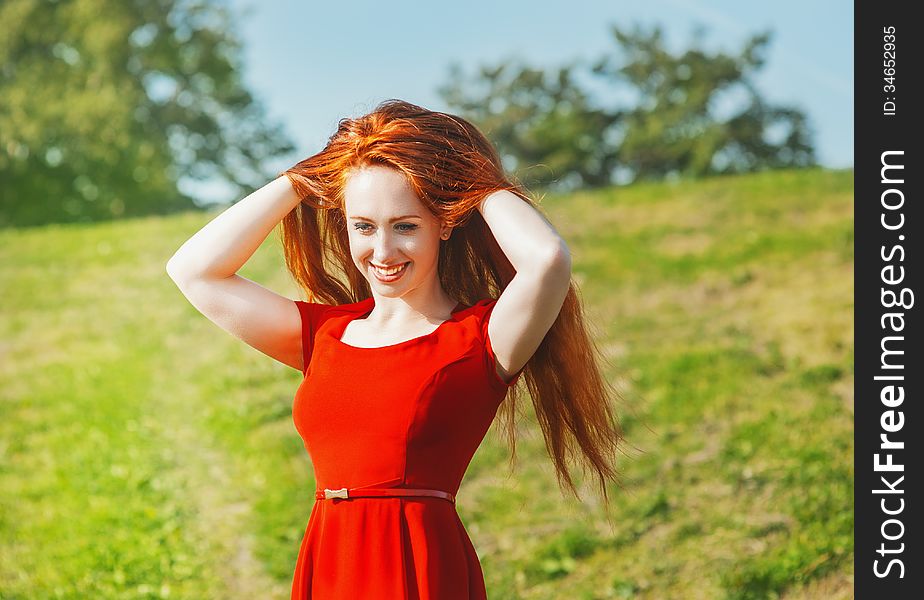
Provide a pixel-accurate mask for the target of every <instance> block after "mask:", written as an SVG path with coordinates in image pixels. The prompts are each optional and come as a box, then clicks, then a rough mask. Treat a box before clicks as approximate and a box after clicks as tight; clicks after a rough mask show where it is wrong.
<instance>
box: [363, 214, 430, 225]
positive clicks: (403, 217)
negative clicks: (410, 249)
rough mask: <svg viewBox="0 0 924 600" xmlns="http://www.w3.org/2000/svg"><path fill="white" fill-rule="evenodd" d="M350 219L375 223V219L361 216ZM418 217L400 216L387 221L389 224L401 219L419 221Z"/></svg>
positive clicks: (419, 217)
mask: <svg viewBox="0 0 924 600" xmlns="http://www.w3.org/2000/svg"><path fill="white" fill-rule="evenodd" d="M350 218H351V219H362V220H364V221H375V219H370V218H369V217H363V216H361V215H351V216H350ZM421 218H423V217H421V216H420V215H401V216H400V217H395V218H394V219H389V221H388V222H389V223H394V222H395V221H400V220H401V219H421Z"/></svg>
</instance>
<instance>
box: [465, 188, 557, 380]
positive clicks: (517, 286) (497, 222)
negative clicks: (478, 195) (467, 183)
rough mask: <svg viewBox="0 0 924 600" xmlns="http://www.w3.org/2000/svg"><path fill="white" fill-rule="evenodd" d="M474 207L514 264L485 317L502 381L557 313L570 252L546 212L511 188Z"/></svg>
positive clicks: (530, 351)
mask: <svg viewBox="0 0 924 600" xmlns="http://www.w3.org/2000/svg"><path fill="white" fill-rule="evenodd" d="M478 210H479V211H480V212H481V215H482V216H483V217H484V220H485V222H486V223H487V224H488V227H490V229H491V233H493V234H494V238H495V239H496V240H497V243H498V245H499V246H500V247H501V250H503V252H504V254H505V255H506V256H507V259H508V260H509V261H510V263H511V264H512V265H513V267H514V269H516V275H515V276H514V277H513V279H512V280H511V281H510V283H509V284H508V285H507V287H506V288H504V291H503V293H501V295H500V298H498V300H497V304H495V306H494V310H492V311H491V316H490V318H489V321H488V337H489V338H490V339H491V347H492V349H493V350H494V354H495V356H496V357H497V363H498V364H497V373H498V375H499V376H500V377H501V378H502V379H503V380H504V381H506V380H507V379H508V378H509V374H510V373H515V372H516V371H518V370H519V369H520V368H521V367H522V366H523V365H525V364H526V362H527V361H528V360H529V358H530V357H531V356H532V355H533V354H534V353H535V352H536V348H538V347H539V344H540V343H541V342H542V339H543V338H544V337H545V334H546V333H548V331H549V329H550V328H551V327H552V324H553V323H554V322H555V319H557V318H558V314H559V312H560V311H561V307H562V304H564V301H565V296H566V295H567V293H568V288H569V286H570V285H571V253H570V252H569V250H568V246H567V244H566V243H565V241H564V240H563V239H562V238H561V236H559V235H558V232H557V231H555V228H554V227H552V225H551V224H550V223H549V222H548V221H546V219H545V217H544V216H543V215H542V214H541V213H539V211H537V210H536V209H534V208H533V207H532V206H530V205H529V204H528V203H526V202H525V201H523V199H522V198H520V197H519V196H517V195H516V194H514V193H513V192H510V191H508V190H500V191H497V192H494V193H492V194H490V195H489V196H487V197H485V199H484V200H483V201H482V202H481V204H480V205H479V206H478Z"/></svg>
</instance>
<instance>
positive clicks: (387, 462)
mask: <svg viewBox="0 0 924 600" xmlns="http://www.w3.org/2000/svg"><path fill="white" fill-rule="evenodd" d="M295 303H296V304H297V305H298V309H299V311H300V314H301V317H302V347H303V351H304V358H305V362H304V364H305V365H307V367H306V369H305V372H304V375H305V378H304V379H303V380H302V383H301V385H300V386H299V388H298V390H297V392H296V394H295V400H294V403H293V406H292V416H293V419H294V421H295V428H296V429H297V430H298V433H299V435H301V437H302V440H303V442H304V445H305V449H306V450H307V451H308V454H309V456H310V457H311V461H312V464H313V467H314V474H315V482H316V487H317V490H318V491H320V490H324V489H325V488H327V489H330V490H334V489H340V488H349V490H350V492H353V491H354V490H355V491H357V492H360V493H361V491H362V488H376V489H381V488H389V489H394V488H413V489H415V490H419V489H427V490H441V491H443V492H448V493H449V494H452V495H453V496H454V495H455V494H456V493H457V492H458V489H459V484H460V483H461V481H462V477H463V475H464V474H465V470H466V469H467V468H468V465H469V462H470V461H471V459H472V456H473V455H474V454H475V450H477V448H478V446H479V445H480V444H481V441H482V440H483V439H484V436H485V434H486V433H487V431H488V428H489V427H490V425H491V422H492V421H493V419H494V417H495V415H496V413H497V409H498V407H499V406H500V403H501V401H503V399H504V396H505V394H506V392H507V390H508V389H509V387H510V386H512V385H513V384H514V383H516V381H517V379H518V378H519V376H520V374H521V373H522V370H523V369H522V368H521V369H520V370H519V371H517V372H516V373H515V374H514V375H513V377H512V378H511V380H510V381H509V382H507V383H505V382H504V381H503V380H502V379H501V378H500V377H498V375H497V372H496V371H495V366H494V365H495V358H494V352H493V350H492V348H491V344H490V340H489V339H488V335H487V324H488V316H489V315H490V313H491V310H492V309H493V308H494V305H495V303H496V300H494V299H485V300H479V301H478V302H476V303H475V304H474V305H472V306H470V307H467V308H466V307H463V306H462V305H461V304H458V305H456V307H455V309H454V310H453V313H452V318H450V319H449V320H447V321H444V322H443V323H442V324H440V325H439V327H437V329H436V330H434V331H433V332H432V333H430V334H427V335H423V336H420V337H416V338H413V339H410V340H406V341H404V342H399V343H397V344H391V345H388V346H383V347H378V348H360V347H357V346H351V345H348V344H346V343H344V342H341V341H340V338H341V336H342V335H343V332H344V330H345V329H346V326H347V323H348V322H349V321H351V320H354V319H361V318H364V317H365V316H367V315H368V314H369V313H370V312H371V311H372V308H373V307H374V306H375V300H374V298H372V297H369V298H367V299H365V300H362V301H360V302H356V303H353V304H343V305H339V306H331V305H326V304H316V303H312V302H304V301H301V300H296V301H295ZM389 489H385V490H383V491H384V492H385V493H386V494H389V493H392V492H390V491H389ZM322 495H323V493H322ZM291 597H292V600H306V599H309V598H310V599H313V600H341V599H348V598H363V599H364V600H375V599H383V600H386V599H387V600H399V599H408V600H412V599H413V600H417V599H420V600H462V599H465V600H472V599H479V600H483V599H486V598H487V594H486V592H485V584H484V576H483V573H482V570H481V565H480V563H479V561H478V556H477V554H476V553H475V548H474V546H473V545H472V542H471V540H470V539H469V536H468V533H467V532H466V530H465V527H464V526H463V524H462V521H461V520H460V519H459V515H458V513H457V512H456V507H455V503H454V501H453V500H448V499H446V498H441V497H415V496H397V497H396V496H384V497H352V496H351V497H348V498H345V499H344V498H334V497H331V498H322V499H317V500H315V503H314V507H313V508H312V510H311V515H310V517H309V519H308V526H307V528H306V529H305V534H304V537H303V538H302V542H301V546H300V548H299V553H298V559H297V562H296V566H295V575H294V577H293V581H292V596H291Z"/></svg>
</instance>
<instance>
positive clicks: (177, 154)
mask: <svg viewBox="0 0 924 600" xmlns="http://www.w3.org/2000/svg"><path fill="white" fill-rule="evenodd" d="M0 98H3V100H2V102H0V226H10V225H36V224H42V223H48V222H67V221H95V220H104V219H112V218H117V217H122V216H138V215H145V214H153V213H160V214H163V213H167V212H171V211H174V210H178V209H183V208H191V207H194V203H193V201H192V198H190V197H189V196H188V195H186V194H184V193H183V192H181V191H180V189H179V186H178V182H180V181H181V179H184V178H185V179H187V180H190V181H192V180H200V181H201V180H207V179H210V178H212V177H218V178H220V179H221V180H223V181H225V182H227V183H229V184H230V185H231V186H232V187H234V188H235V191H236V192H243V191H245V190H246V191H249V190H251V189H253V188H255V187H258V186H259V185H261V184H262V183H265V180H266V179H267V178H268V177H269V176H270V175H271V173H268V172H266V171H265V170H264V169H263V168H262V167H261V164H262V162H263V161H264V160H265V159H267V158H270V157H273V156H276V155H279V154H285V153H288V152H291V151H292V150H293V146H292V144H291V142H290V141H289V140H288V139H287V138H286V136H285V135H284V134H283V133H282V131H280V127H279V126H271V125H268V124H266V122H265V121H266V119H265V113H264V110H263V108H262V106H261V105H260V104H259V103H258V102H257V101H256V100H255V99H254V98H253V97H252V96H251V94H250V93H249V92H248V91H247V90H246V89H245V87H244V85H243V83H242V80H241V64H240V43H239V42H238V40H237V39H236V38H235V37H234V35H233V33H231V28H230V14H229V12H228V11H227V9H225V8H224V7H221V6H218V5H213V4H212V3H210V2H208V1H203V0H191V1H186V2H184V1H182V0H156V1H146V0H61V1H58V2H55V1H52V0H8V1H5V2H3V3H2V4H0Z"/></svg>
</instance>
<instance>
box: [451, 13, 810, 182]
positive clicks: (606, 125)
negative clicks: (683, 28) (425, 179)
mask: <svg viewBox="0 0 924 600" xmlns="http://www.w3.org/2000/svg"><path fill="white" fill-rule="evenodd" d="M703 31H704V30H702V29H699V30H697V31H696V35H695V38H694V43H693V45H692V46H691V47H690V48H688V49H686V50H684V51H682V52H679V53H671V52H670V51H668V50H667V49H666V48H665V46H664V41H663V37H662V32H661V29H660V27H657V26H656V27H654V28H653V29H652V30H651V32H650V33H647V34H646V33H645V32H644V31H643V30H641V29H640V28H639V27H636V28H635V30H634V31H632V32H624V31H622V30H620V29H619V28H618V27H615V26H613V27H612V33H613V36H614V38H615V41H616V43H617V45H618V48H617V50H616V51H615V52H613V53H612V54H609V55H606V56H603V57H601V58H599V59H596V60H594V61H591V62H590V64H589V65H586V66H587V67H589V68H588V69H587V72H586V75H587V76H588V77H590V78H597V79H598V81H602V82H603V83H604V84H607V85H608V86H609V87H610V88H611V89H612V90H614V91H616V92H618V94H617V97H622V98H625V97H628V98H631V100H630V101H628V102H625V101H623V103H622V104H621V105H618V106H607V107H599V106H594V105H593V103H592V102H591V101H590V94H589V93H588V92H586V91H584V90H583V89H582V88H581V86H580V85H579V84H578V83H577V76H578V75H580V71H579V69H580V67H581V66H582V64H581V63H580V62H575V63H571V64H568V65H566V66H564V67H560V68H558V69H557V72H554V71H553V72H550V73H546V72H544V71H543V70H540V69H536V68H533V67H529V66H523V65H519V64H517V65H514V64H502V65H499V66H496V67H481V69H480V71H479V72H477V73H476V74H475V76H474V77H472V78H471V79H470V80H466V78H465V77H464V74H463V73H462V71H461V68H460V67H459V66H458V65H456V64H453V65H451V68H450V69H451V70H450V78H449V79H450V80H449V83H447V84H445V85H443V86H441V87H440V88H439V93H440V95H441V96H442V98H443V99H444V101H445V102H446V103H447V104H449V105H450V106H451V107H453V108H454V109H455V110H457V111H459V113H460V114H461V115H462V116H464V117H466V118H468V119H471V120H472V121H473V122H474V123H476V124H477V125H479V126H480V127H483V128H484V129H485V131H486V133H487V134H488V135H489V136H490V137H491V138H492V140H493V141H494V142H495V143H496V144H497V146H498V150H499V151H500V152H501V154H502V155H503V157H504V162H505V165H506V166H507V167H508V168H509V169H510V170H511V171H513V172H514V173H515V174H516V176H517V177H518V178H519V179H520V180H521V181H522V182H523V183H524V184H526V185H527V186H540V187H550V188H554V189H571V188H574V187H578V186H586V187H595V186H599V185H609V184H611V183H613V182H615V181H620V182H629V181H638V180H643V179H661V178H664V177H669V176H680V177H699V176H703V175H710V174H720V173H738V172H747V171H755V170H760V169H767V168H781V167H806V166H812V165H814V164H815V155H814V149H813V147H812V144H811V142H810V139H809V137H810V136H809V131H808V126H807V120H806V117H805V115H804V114H803V113H802V112H801V111H799V110H798V109H796V108H793V107H787V106H772V105H770V104H768V103H767V102H766V101H765V100H764V99H763V98H762V97H761V95H760V93H759V91H758V90H757V88H756V87H755V85H754V83H753V75H754V73H755V72H756V71H757V70H759V69H760V68H761V67H762V66H763V65H764V64H765V59H764V57H763V52H764V51H765V50H766V46H767V44H768V43H769V42H770V34H769V33H762V34H758V35H755V36H753V37H751V38H750V39H749V40H748V41H747V42H746V43H745V45H744V48H743V49H742V50H741V51H740V53H739V54H738V55H737V56H734V55H729V54H726V53H724V52H716V53H709V52H707V51H706V50H704V49H703V48H702V45H701V44H702V40H703ZM735 96H737V98H738V106H737V107H735V109H734V110H733V111H732V112H731V114H724V115H723V114H721V110H720V108H721V104H722V101H723V100H727V99H728V98H734V97H735Z"/></svg>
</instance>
